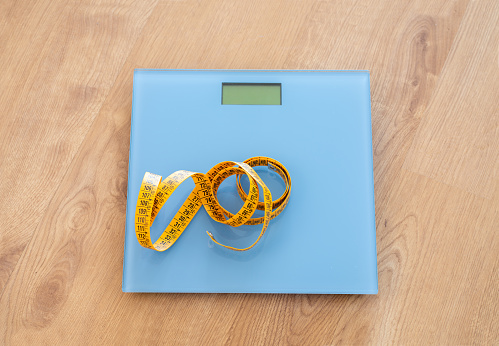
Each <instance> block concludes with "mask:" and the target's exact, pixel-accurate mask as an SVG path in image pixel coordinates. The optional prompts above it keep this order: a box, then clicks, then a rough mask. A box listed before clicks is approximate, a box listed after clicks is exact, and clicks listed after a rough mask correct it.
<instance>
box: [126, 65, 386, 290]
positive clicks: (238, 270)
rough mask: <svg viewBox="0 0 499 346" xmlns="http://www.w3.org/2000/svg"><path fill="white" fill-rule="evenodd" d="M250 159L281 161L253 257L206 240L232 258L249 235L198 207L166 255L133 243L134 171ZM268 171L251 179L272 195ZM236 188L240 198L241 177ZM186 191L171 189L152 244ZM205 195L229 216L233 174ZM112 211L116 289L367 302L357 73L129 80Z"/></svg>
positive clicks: (365, 154) (367, 167) (367, 166)
mask: <svg viewBox="0 0 499 346" xmlns="http://www.w3.org/2000/svg"><path fill="white" fill-rule="evenodd" d="M256 156H265V157H269V158H272V159H275V160H277V161H279V162H280V163H282V164H283V165H284V166H285V167H286V169H287V170H288V172H289V175H290V177H291V182H292V187H291V191H290V195H289V203H288V204H287V206H286V207H285V209H284V210H283V211H282V212H281V213H280V214H279V215H278V216H277V217H276V218H274V219H273V220H271V221H270V223H269V225H268V229H267V230H266V232H265V234H264V235H263V236H262V238H261V239H260V241H259V242H258V243H257V244H256V245H255V246H254V247H253V248H251V249H250V250H247V251H233V250H230V249H227V248H224V247H222V246H219V245H218V244H216V243H214V242H213V240H212V239H210V237H209V236H208V235H207V233H206V232H210V233H211V234H213V236H214V237H215V238H216V239H217V240H218V241H219V242H220V243H223V244H227V245H230V246H233V247H237V248H244V247H247V246H249V245H251V244H253V243H254V242H255V240H256V239H257V238H258V235H259V234H260V230H261V227H262V226H261V225H255V226H253V225H252V226H246V225H243V226H240V227H231V226H228V225H224V224H222V223H219V222H216V221H215V220H213V219H212V218H211V217H210V216H209V215H208V213H207V212H206V210H205V209H204V208H201V209H199V211H198V212H197V214H195V216H194V217H193V219H192V221H191V222H190V224H189V225H188V227H187V228H186V229H185V231H184V232H183V234H182V235H181V236H180V237H179V238H178V240H177V241H176V242H175V243H174V244H173V246H171V247H170V248H169V249H168V250H166V251H163V252H159V251H154V250H151V249H147V248H145V247H142V246H141V244H140V243H139V241H138V238H137V236H136V234H135V228H134V227H135V210H136V207H137V200H138V196H139V190H140V188H141V184H142V179H143V178H144V175H145V173H146V172H151V173H154V174H157V175H160V176H162V177H163V178H165V177H167V176H169V175H170V174H172V173H173V172H175V171H178V170H188V171H192V172H201V173H206V172H208V171H209V170H210V168H212V167H213V166H215V165H216V164H218V163H220V162H224V161H237V162H242V161H244V160H246V159H249V158H251V157H256ZM269 168H272V167H270V166H269V167H255V168H254V170H255V172H256V173H257V174H258V175H259V176H260V177H261V179H262V180H263V181H264V182H265V184H266V185H267V186H268V188H269V190H270V191H271V193H272V196H273V199H276V198H277V197H279V196H280V195H281V194H283V191H284V190H285V188H286V187H285V183H284V182H283V179H282V178H281V177H280V176H279V175H278V174H277V173H276V172H275V171H274V170H272V169H269ZM241 185H242V187H243V189H248V188H249V180H248V179H247V177H246V176H242V178H241ZM194 187H195V185H194V182H193V180H192V179H190V178H189V179H187V180H186V181H185V182H183V183H182V184H181V185H180V186H179V187H178V188H177V190H175V191H174V192H173V194H172V195H171V197H170V199H168V201H167V202H166V204H165V205H164V206H163V208H162V209H161V211H160V212H159V214H158V215H157V217H156V219H155V221H154V223H153V224H152V226H151V238H152V240H153V242H154V241H155V240H156V239H158V238H159V237H160V235H161V234H162V233H163V231H164V230H165V228H166V227H167V226H168V224H169V223H170V221H171V220H172V218H173V217H174V216H175V214H176V213H177V211H178V210H179V208H180V207H181V206H182V205H183V203H184V202H185V200H186V198H188V196H189V194H190V193H191V191H192V190H193V188H194ZM260 195H261V194H260ZM217 198H218V200H219V202H220V204H221V206H222V207H224V208H226V209H227V210H228V211H230V212H232V213H235V212H237V211H238V210H239V209H240V208H241V207H242V206H243V203H244V201H243V200H242V199H241V197H240V196H239V194H238V191H237V188H236V176H235V175H234V176H231V177H229V178H227V179H226V180H224V181H223V182H222V183H221V185H220V187H219V188H218V192H217ZM262 198H263V197H262V196H260V200H263V199H262ZM126 209H127V211H126V229H125V250H124V263H123V291H124V292H203V293H311V294H314V293H317V294H319V293H320V294H376V293H377V292H378V274H377V258H376V230H375V215H374V186H373V154H372V137H371V102H370V84H369V72H368V71H289V70H277V71H270V70H269V71H265V70H150V69H137V70H135V72H134V78H133V101H132V121H131V133H130V156H129V169H128V194H127V208H126ZM258 213H260V214H258ZM262 215H263V211H259V210H257V211H256V212H255V215H254V217H259V216H262Z"/></svg>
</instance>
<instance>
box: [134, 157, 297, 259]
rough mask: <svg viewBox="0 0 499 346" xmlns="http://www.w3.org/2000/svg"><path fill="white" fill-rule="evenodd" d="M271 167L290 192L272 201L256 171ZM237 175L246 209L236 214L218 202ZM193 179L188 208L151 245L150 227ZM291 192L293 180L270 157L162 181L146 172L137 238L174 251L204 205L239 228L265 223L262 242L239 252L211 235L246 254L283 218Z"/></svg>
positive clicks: (180, 173) (228, 163)
mask: <svg viewBox="0 0 499 346" xmlns="http://www.w3.org/2000/svg"><path fill="white" fill-rule="evenodd" d="M256 166H267V167H268V168H269V169H270V170H272V171H275V172H276V173H277V174H279V176H280V177H281V178H282V179H283V180H284V182H285V184H286V190H285V191H284V193H283V194H282V196H281V197H279V198H278V199H277V200H275V201H273V200H272V194H271V193H270V190H269V189H268V187H267V186H266V185H265V183H264V182H263V180H262V179H261V178H260V177H259V176H258V174H256V172H255V171H254V170H253V168H252V167H256ZM243 174H246V175H247V176H248V178H249V182H250V188H249V192H248V193H246V192H245V191H244V190H243V188H242V186H241V179H240V177H241V175H243ZM232 175H236V182H237V190H238V193H239V196H240V197H241V199H242V200H243V201H244V205H243V207H242V208H241V209H240V210H239V211H238V212H237V213H236V214H232V213H230V212H228V211H227V210H225V209H224V208H223V207H222V206H221V205H220V203H219V202H218V199H217V191H218V188H219V186H220V184H221V183H222V182H223V181H224V180H225V179H227V178H228V177H230V176H232ZM189 177H191V178H192V180H194V183H195V187H194V189H193V190H192V192H191V194H190V195H189V197H187V199H186V201H185V202H184V204H183V205H182V206H181V207H180V209H179V210H178V212H177V214H176V215H175V217H174V218H173V219H172V221H171V222H170V224H169V225H168V227H166V229H165V231H164V232H163V234H162V235H161V236H160V237H159V239H158V240H156V242H154V243H153V242H152V241H151V232H150V227H151V225H152V223H153V222H154V219H155V218H156V216H157V215H158V213H159V211H160V210H161V208H162V207H163V205H164V204H165V202H166V201H167V200H168V198H169V197H170V196H171V194H172V193H173V191H175V189H176V188H177V187H178V186H179V185H180V184H182V182H184V180H186V179H187V178H189ZM258 185H260V186H261V187H262V189H263V197H264V202H259V200H258V199H259V187H258ZM290 192H291V177H290V176H289V173H288V171H287V170H286V168H285V167H284V166H283V165H282V164H281V163H280V162H278V161H277V160H274V159H271V158H268V157H262V156H258V157H252V158H250V159H247V160H246V161H244V162H234V161H225V162H221V163H219V164H217V165H215V166H214V167H213V168H211V169H210V170H209V171H208V173H206V174H203V173H197V172H190V171H184V170H180V171H176V172H174V173H172V174H171V175H169V176H168V177H167V178H166V179H165V180H163V181H162V178H161V176H159V175H156V174H153V173H149V172H146V174H145V175H144V179H143V180H142V185H141V186H140V191H139V197H138V200H137V208H136V210H135V234H136V235H137V240H138V241H139V243H140V244H141V245H142V246H143V247H146V248H148V249H152V250H156V251H165V250H167V249H168V248H170V247H171V246H172V245H173V244H174V243H175V242H176V241H177V239H178V238H179V237H180V235H181V234H182V232H184V230H185V229H186V227H187V226H188V225H189V222H190V221H191V220H192V218H193V217H194V215H195V214H196V213H197V212H198V210H199V208H200V207H201V205H203V206H204V207H205V209H206V211H207V212H208V215H209V216H210V217H211V218H212V219H213V220H215V221H218V222H220V223H223V224H225V225H229V226H232V227H238V226H241V225H258V224H261V223H263V226H262V230H261V232H260V235H259V236H258V239H256V241H255V242H254V243H253V244H252V245H251V246H248V247H247V248H244V249H239V248H235V247H232V246H228V245H223V244H221V243H219V242H218V241H217V240H216V239H215V238H214V237H213V234H211V233H210V232H206V233H208V236H209V237H210V238H211V240H213V241H214V242H215V243H216V244H218V245H220V246H223V247H225V248H227V249H231V250H235V251H246V250H249V249H251V248H252V247H253V246H255V244H256V243H258V241H259V240H260V238H261V237H262V236H263V234H264V233H265V231H266V229H267V227H268V225H269V222H270V220H272V219H273V218H275V217H276V216H277V215H279V214H280V213H281V212H282V211H283V210H284V208H285V207H286V205H287V204H288V201H289V194H290ZM257 209H258V210H263V211H265V214H264V216H262V217H259V218H252V216H253V213H254V212H255V211H256V210H257Z"/></svg>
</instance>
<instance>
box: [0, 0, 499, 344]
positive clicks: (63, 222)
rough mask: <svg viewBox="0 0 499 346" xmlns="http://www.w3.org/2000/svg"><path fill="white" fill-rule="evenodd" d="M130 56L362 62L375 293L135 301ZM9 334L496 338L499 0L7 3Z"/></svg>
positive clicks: (0, 153)
mask: <svg viewBox="0 0 499 346" xmlns="http://www.w3.org/2000/svg"><path fill="white" fill-rule="evenodd" d="M134 68H196V69H201V68H216V69H221V68H224V69H225V68H230V69H368V70H370V71H371V90H372V126H373V148H374V178H375V191H376V226H377V249H378V270H379V294H378V295H375V296H361V295H353V296H348V295H336V296H330V295H256V294H243V295H236V294H124V293H122V291H121V279H122V263H123V240H124V229H125V202H126V191H127V169H128V148H129V133H130V111H131V101H132V74H133V69H134ZM0 71H1V73H0V109H1V116H0V178H1V179H0V220H1V226H0V229H1V232H0V344H7V345H10V344H12V345H23V344H27V345H31V344H47V345H54V344H120V345H124V344H136V343H144V344H156V343H167V344H200V345H211V344H244V345H247V344H257V345H268V344H296V345H309V344H311V345H327V344H383V345H384V344H418V345H424V344H489V345H492V344H495V345H498V344H499V1H497V0H489V1H487V0H476V1H473V0H471V1H469V0H452V1H441V0H438V1H425V0H418V1H392V0H383V1H378V0H370V1H356V2H354V1H312V0H306V1H292V0H286V1H285V0H282V1H277V0H276V1H268V0H258V1H257V0H252V1H233V0H227V1H209V0H204V1H199V0H198V1H190V0H185V1H182V0H178V1H155V0H152V1H132V0H130V1H121V2H117V1H116V2H113V1H107V2H105V3H99V2H98V1H91V0H83V1H48V0H38V1H16V0H3V1H1V2H0Z"/></svg>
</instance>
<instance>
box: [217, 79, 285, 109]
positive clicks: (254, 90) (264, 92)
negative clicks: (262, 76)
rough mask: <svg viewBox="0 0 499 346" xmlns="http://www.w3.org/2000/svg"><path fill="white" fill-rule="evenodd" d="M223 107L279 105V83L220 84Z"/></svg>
mask: <svg viewBox="0 0 499 346" xmlns="http://www.w3.org/2000/svg"><path fill="white" fill-rule="evenodd" d="M222 104H223V105H280V104H282V103H281V84H280V83H222Z"/></svg>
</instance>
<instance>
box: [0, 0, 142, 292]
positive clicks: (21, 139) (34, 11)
mask: <svg viewBox="0 0 499 346" xmlns="http://www.w3.org/2000/svg"><path fill="white" fill-rule="evenodd" d="M4 6H5V7H6V9H7V10H6V12H2V23H6V25H4V26H2V27H1V30H2V31H1V33H0V39H1V42H2V49H1V50H0V52H1V53H0V64H1V66H3V68H2V72H4V73H3V74H0V86H1V87H2V93H0V105H1V108H2V110H3V111H4V112H5V113H4V114H5V116H2V117H1V118H0V157H1V158H2V159H1V164H0V176H1V177H2V179H1V180H0V195H1V196H2V197H1V198H0V219H2V220H3V223H4V225H8V227H6V229H5V230H3V231H2V232H1V233H0V262H1V263H2V265H1V267H0V293H1V292H2V290H3V288H4V287H5V284H6V282H7V280H8V278H9V276H10V273H11V272H12V270H13V268H14V266H15V264H16V263H17V261H18V259H19V258H20V256H21V253H22V251H23V250H24V249H25V246H26V244H27V243H28V242H29V241H30V239H31V238H32V236H33V233H34V231H35V229H36V227H37V225H38V224H39V221H40V219H41V218H42V216H43V213H44V211H45V210H46V208H47V206H48V204H49V202H50V200H51V198H52V196H53V194H54V193H55V191H56V190H57V188H58V185H59V182H60V181H61V179H62V178H63V177H64V174H65V173H66V170H67V168H68V166H69V164H70V163H71V161H72V160H73V158H74V157H75V155H76V153H77V151H78V148H79V147H80V145H81V143H82V141H83V139H84V137H85V135H86V133H87V132H88V129H89V128H90V126H91V124H92V122H93V121H94V119H95V117H96V116H97V114H98V113H99V109H100V107H101V106H102V103H103V102H104V100H105V97H106V95H107V93H108V92H109V90H110V88H111V86H112V85H113V83H114V81H115V79H116V77H117V75H118V73H119V71H120V69H121V68H122V66H123V63H124V62H125V59H126V57H127V56H128V54H129V51H130V48H131V47H132V45H133V43H134V42H135V40H136V39H137V37H138V36H139V34H140V31H141V29H142V27H143V25H144V24H145V22H146V19H147V17H148V15H149V13H150V12H151V10H152V7H150V6H148V5H147V4H145V3H142V2H141V3H135V2H132V1H130V2H128V3H126V2H123V3H121V4H114V5H113V4H109V6H95V4H94V3H93V2H92V1H84V2H78V3H71V4H67V5H66V2H60V3H58V4H56V5H55V6H53V5H52V2H51V1H40V2H36V3H33V4H32V3H31V2H15V3H13V4H11V5H9V4H4ZM27 18H30V20H27ZM5 66H7V68H5Z"/></svg>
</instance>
